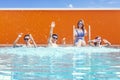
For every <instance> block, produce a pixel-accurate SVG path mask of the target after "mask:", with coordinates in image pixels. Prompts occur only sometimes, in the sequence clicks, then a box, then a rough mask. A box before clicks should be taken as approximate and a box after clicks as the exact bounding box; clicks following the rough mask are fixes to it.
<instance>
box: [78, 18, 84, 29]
mask: <svg viewBox="0 0 120 80" xmlns="http://www.w3.org/2000/svg"><path fill="white" fill-rule="evenodd" d="M77 28H78V29H83V28H84V21H83V20H79V21H78V23H77Z"/></svg>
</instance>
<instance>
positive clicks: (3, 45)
mask: <svg viewBox="0 0 120 80" xmlns="http://www.w3.org/2000/svg"><path fill="white" fill-rule="evenodd" d="M22 45H25V44H22ZM58 45H59V46H60V47H69V46H70V47H72V46H73V44H65V45H62V44H58ZM12 46H13V44H0V47H12ZM87 46H89V45H87ZM37 47H47V44H37ZM109 47H110V48H120V45H111V46H109Z"/></svg>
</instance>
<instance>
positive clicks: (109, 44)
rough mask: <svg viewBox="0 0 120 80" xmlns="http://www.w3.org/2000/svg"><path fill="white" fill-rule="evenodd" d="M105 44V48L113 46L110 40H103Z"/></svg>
mask: <svg viewBox="0 0 120 80" xmlns="http://www.w3.org/2000/svg"><path fill="white" fill-rule="evenodd" d="M103 42H104V43H105V45H103V46H111V43H110V42H109V41H108V40H106V39H103Z"/></svg>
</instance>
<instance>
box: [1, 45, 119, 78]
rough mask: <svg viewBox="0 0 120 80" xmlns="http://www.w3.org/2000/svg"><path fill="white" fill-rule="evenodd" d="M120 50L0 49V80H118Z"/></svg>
mask: <svg viewBox="0 0 120 80" xmlns="http://www.w3.org/2000/svg"><path fill="white" fill-rule="evenodd" d="M119 79H120V49H115V48H93V47H81V48H77V47H58V48H50V47H38V48H24V47H23V48H12V47H4V48H0V80H119Z"/></svg>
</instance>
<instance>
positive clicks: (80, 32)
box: [74, 19, 87, 47]
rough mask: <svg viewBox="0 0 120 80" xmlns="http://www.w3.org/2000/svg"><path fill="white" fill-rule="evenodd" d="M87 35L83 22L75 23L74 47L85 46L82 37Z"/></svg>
mask: <svg viewBox="0 0 120 80" xmlns="http://www.w3.org/2000/svg"><path fill="white" fill-rule="evenodd" d="M86 35H87V31H86V29H85V26H84V21H83V20H82V19H81V20H79V21H78V23H77V28H76V29H75V30H74V38H75V40H74V45H75V46H77V47H81V46H86V42H85V39H84V37H85V36H86Z"/></svg>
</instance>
